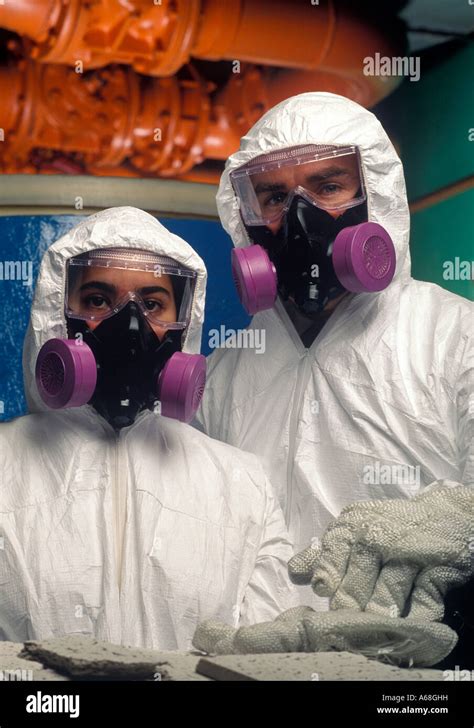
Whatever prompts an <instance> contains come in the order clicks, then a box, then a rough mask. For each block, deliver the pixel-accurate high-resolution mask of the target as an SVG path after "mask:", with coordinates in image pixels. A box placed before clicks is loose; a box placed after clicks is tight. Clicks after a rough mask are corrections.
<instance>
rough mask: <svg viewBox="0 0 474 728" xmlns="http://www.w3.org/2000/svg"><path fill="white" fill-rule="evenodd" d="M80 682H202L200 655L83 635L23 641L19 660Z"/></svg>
mask: <svg viewBox="0 0 474 728" xmlns="http://www.w3.org/2000/svg"><path fill="white" fill-rule="evenodd" d="M23 656H24V657H30V658H33V659H35V660H38V661H39V662H41V663H43V664H44V665H46V666H47V667H49V668H51V669H52V670H57V671H58V672H60V673H61V674H65V675H68V676H69V677H71V678H73V679H81V680H97V679H109V680H154V681H159V680H163V681H165V680H203V679H204V680H205V679H206V677H204V676H202V675H198V674H197V673H196V672H195V667H196V664H197V662H198V661H199V658H200V656H199V655H193V654H190V653H186V652H183V653H179V652H159V651H157V650H150V649H145V648H138V647H126V646H123V645H114V644H111V643H110V642H103V641H99V640H95V639H93V638H91V637H85V636H82V635H77V636H76V635H73V636H71V635H69V636H67V637H58V638H54V639H48V640H41V641H37V640H30V641H28V642H25V645H24V650H23V652H22V657H23Z"/></svg>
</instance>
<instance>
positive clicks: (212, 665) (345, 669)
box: [0, 635, 443, 681]
mask: <svg viewBox="0 0 474 728" xmlns="http://www.w3.org/2000/svg"><path fill="white" fill-rule="evenodd" d="M103 679H108V680H151V681H169V680H173V681H180V680H201V681H209V680H277V681H280V680H305V681H314V680H321V681H324V680H364V681H371V680H418V681H419V680H436V681H442V680H443V673H442V671H441V670H433V669H419V668H412V669H406V668H399V667H394V666H392V665H387V664H384V663H382V662H378V661H376V660H369V659H367V658H366V657H362V656H361V655H355V654H352V653H349V652H317V653H304V652H292V653H280V654H268V655H219V656H215V657H213V656H212V655H211V656H209V655H206V656H204V655H203V654H202V653H198V652H179V651H175V652H169V651H168V652H160V651H158V650H148V649H142V648H136V647H124V646H122V645H113V644H111V643H109V642H101V641H98V640H95V639H93V638H91V637H84V636H80V635H73V636H67V637H60V638H55V639H49V640H42V641H36V640H30V641H28V642H25V644H24V645H22V644H21V643H16V642H1V641H0V681H2V680H103Z"/></svg>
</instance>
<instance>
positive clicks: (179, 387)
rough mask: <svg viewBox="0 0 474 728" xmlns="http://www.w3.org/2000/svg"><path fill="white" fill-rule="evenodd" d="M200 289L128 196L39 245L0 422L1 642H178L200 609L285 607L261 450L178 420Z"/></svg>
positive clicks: (227, 611) (186, 396) (197, 365)
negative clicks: (15, 390) (17, 406)
mask: <svg viewBox="0 0 474 728" xmlns="http://www.w3.org/2000/svg"><path fill="white" fill-rule="evenodd" d="M205 286H206V269H205V267H204V264H203V262H202V260H201V259H200V258H199V256H198V255H197V254H196V253H195V252H194V250H193V249H192V248H191V247H190V246H189V245H188V244H187V243H186V242H185V241H184V240H182V239H181V238H179V237H177V236H176V235H174V234H172V233H171V232H169V231H168V230H167V229H166V228H165V227H163V225H161V224H160V223H159V222H158V221H157V220H156V219H155V218H154V217H152V216H151V215H149V214H148V213H145V212H143V211H141V210H138V209H135V208H132V207H120V208H115V209H109V210H105V211H102V212H99V213H97V214H95V215H93V216H91V217H88V218H87V219H85V220H84V221H82V222H81V223H80V224H79V225H77V226H76V227H75V228H74V229H72V230H71V231H69V232H68V233H67V234H65V235H64V236H63V237H62V238H61V239H60V240H58V241H57V242H56V243H54V244H53V245H52V246H51V247H50V248H49V249H48V250H47V251H46V253H45V255H44V257H43V260H42V263H41V269H40V272H39V278H38V282H37V287H36V291H35V297H34V302H33V305H32V311H31V319H30V324H29V328H28V332H27V335H26V339H25V345H24V358H23V365H24V382H25V390H26V394H27V400H28V405H29V412H30V414H28V415H26V416H24V417H19V418H17V419H14V420H12V421H10V422H6V423H3V424H2V425H1V426H0V453H1V455H0V458H1V467H0V472H1V485H2V487H1V490H0V536H1V540H0V543H1V549H0V584H1V589H0V639H3V640H12V641H15V642H20V641H24V640H28V639H46V638H49V637H54V636H63V635H69V634H71V635H72V634H74V635H77V634H81V635H88V636H91V637H94V638H96V639H102V640H107V641H109V642H112V643H117V644H124V645H133V646H143V647H149V648H158V649H165V650H170V649H186V648H188V647H189V646H190V644H191V638H192V635H193V632H194V629H195V627H196V624H197V623H198V621H199V620H201V619H203V618H205V617H209V616H215V617H219V619H223V620H225V621H226V622H229V621H230V622H231V623H234V624H238V623H241V624H245V623H253V622H255V621H259V620H261V619H262V618H268V617H271V616H276V615H277V614H278V613H279V612H280V611H281V609H282V607H283V608H285V607H287V606H289V605H290V604H294V603H295V601H294V599H293V598H292V594H291V588H292V587H291V582H290V581H289V579H288V574H287V561H288V558H289V557H290V556H291V554H292V553H293V550H292V548H291V545H290V542H289V541H288V539H287V536H286V533H285V528H284V523H283V515H282V513H281V510H280V508H279V506H278V505H277V503H276V501H275V498H274V496H273V494H272V490H271V487H270V485H269V483H268V481H267V479H266V476H265V474H264V472H263V470H262V468H261V466H260V464H259V462H258V460H257V458H255V456H254V455H251V454H249V453H243V452H240V451H239V450H238V449H236V448H233V447H231V446H228V445H225V444H223V443H221V442H216V441H213V440H211V439H210V438H209V437H207V436H205V435H203V434H202V433H200V432H198V431H197V430H195V429H193V428H192V427H190V426H188V425H187V424H186V421H187V420H189V419H190V418H191V416H192V415H193V414H194V411H195V409H196V407H197V403H198V402H199V398H200V396H201V394H202V389H203V385H204V376H205V375H204V366H205V360H204V357H202V356H201V355H199V349H200V340H201V326H202V321H203V315H204V302H205ZM203 365H204V366H203ZM160 407H161V414H160V411H159V409H160Z"/></svg>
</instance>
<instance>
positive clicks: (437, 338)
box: [196, 93, 474, 647]
mask: <svg viewBox="0 0 474 728" xmlns="http://www.w3.org/2000/svg"><path fill="white" fill-rule="evenodd" d="M217 205H218V210H219V215H220V218H221V222H222V224H223V226H224V228H225V230H226V231H227V232H228V233H229V235H230V236H231V238H232V241H233V243H234V246H235V248H236V249H234V251H233V272H234V277H235V279H236V282H237V287H238V291H239V294H240V296H241V300H242V302H243V304H244V306H245V307H246V308H247V311H248V312H249V313H253V314H255V315H254V316H253V318H252V321H251V323H250V327H249V328H250V329H251V330H252V329H255V330H264V331H265V334H266V339H265V340H266V349H265V352H264V353H263V354H262V353H257V352H256V351H255V350H253V349H251V348H242V349H231V348H227V349H220V350H216V351H215V352H213V353H212V355H211V356H210V358H209V359H208V372H207V384H206V396H205V398H204V399H203V402H202V404H201V407H200V410H199V411H198V416H197V423H196V424H197V426H198V427H199V428H200V429H202V430H204V431H205V432H206V433H207V434H209V435H210V436H211V437H215V438H218V439H221V440H223V441H224V442H227V443H230V444H232V445H235V446H237V447H240V448H242V449H243V450H247V451H249V452H253V453H255V454H257V455H258V456H260V458H261V460H262V462H263V464H264V467H265V469H266V471H267V473H268V474H269V476H270V480H271V481H272V485H273V487H274V488H275V490H276V492H277V496H278V499H279V501H280V504H281V506H282V509H283V511H284V514H285V517H286V524H287V527H288V529H289V534H290V539H291V540H292V541H293V542H294V543H295V546H296V550H297V551H299V550H300V549H305V551H304V552H302V553H300V554H298V555H297V556H295V557H294V558H293V559H292V561H291V562H290V575H291V577H292V579H293V580H294V581H295V582H296V583H299V584H304V585H308V586H302V587H301V588H300V589H299V593H300V600H301V604H304V605H311V606H312V607H313V608H314V609H316V610H319V611H325V610H327V608H328V604H329V606H330V608H331V609H341V608H342V609H345V610H346V609H349V610H360V611H363V612H366V613H368V612H370V613H371V614H372V615H385V616H387V617H395V618H398V617H405V616H410V617H412V618H414V619H415V618H417V619H420V620H439V619H441V618H442V615H443V598H444V596H445V594H446V592H447V591H448V590H449V589H450V588H451V587H454V586H459V585H462V584H464V583H465V582H467V580H468V579H469V578H470V577H472V574H473V564H474V560H473V558H472V553H473V552H474V551H473V550H474V547H473V545H472V544H473V538H474V500H473V490H472V485H473V481H474V445H473V420H474V408H473V396H474V395H473V379H472V373H473V350H472V336H471V335H472V331H473V310H472V304H471V303H469V302H468V301H467V300H464V299H462V298H460V297H459V296H456V295H454V294H452V293H449V292H448V291H445V290H443V289H442V288H440V287H439V286H437V285H434V284H431V283H427V282H422V281H417V280H414V279H413V278H412V277H411V275H410V252H409V228H410V217H409V210H408V204H407V198H406V192H405V181H404V175H403V168H402V164H401V162H400V159H399V158H398V156H397V154H396V152H395V150H394V148H393V146H392V144H391V142H390V141H389V139H388V137H387V135H386V133H385V131H384V130H383V128H382V126H381V124H380V123H379V121H378V120H377V118H376V117H375V116H374V115H373V114H372V113H371V112H369V111H367V110H366V109H364V108H362V107H361V106H359V105H358V104H356V103H354V102H352V101H350V100H348V99H346V98H343V97H341V96H336V95H333V94H329V93H305V94H301V95H299V96H295V97H293V98H290V99H287V100H285V101H283V102H282V103H280V104H278V105H277V106H276V107H274V108H273V109H271V110H270V111H268V112H267V113H266V114H265V115H264V116H263V117H262V118H261V119H260V120H259V121H258V122H257V123H256V124H255V125H254V126H253V127H252V129H250V131H249V132H248V133H247V134H246V135H245V136H244V137H243V138H242V141H241V146H240V149H239V151H237V152H235V153H234V154H232V156H231V157H230V158H229V160H228V161H227V164H226V167H225V171H224V173H223V175H222V178H221V183H220V187H219V191H218V194H217ZM454 243H455V241H454ZM275 299H276V300H275ZM309 544H311V546H310V547H309V548H306V547H308V546H309ZM310 584H311V586H309V585H310ZM328 599H329V600H330V601H329V603H328ZM283 632H284V630H283ZM198 641H199V640H198ZM204 642H205V640H204ZM211 642H212V640H211ZM250 642H251V640H250ZM310 642H311V640H310ZM201 644H203V642H201ZM207 644H208V643H207ZM247 647H248V644H247ZM267 647H268V644H267Z"/></svg>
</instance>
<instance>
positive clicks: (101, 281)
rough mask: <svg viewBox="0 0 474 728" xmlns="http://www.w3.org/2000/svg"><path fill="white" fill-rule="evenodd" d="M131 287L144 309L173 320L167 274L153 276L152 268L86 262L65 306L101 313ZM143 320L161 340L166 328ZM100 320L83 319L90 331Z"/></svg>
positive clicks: (170, 289) (173, 305)
mask: <svg viewBox="0 0 474 728" xmlns="http://www.w3.org/2000/svg"><path fill="white" fill-rule="evenodd" d="M131 291H133V292H134V293H136V294H138V295H139V296H140V297H141V298H142V300H143V301H144V303H145V307H146V309H147V310H149V311H150V312H153V313H154V314H155V316H156V317H157V318H159V319H161V320H162V321H168V322H169V323H174V322H175V321H177V311H176V302H175V297H174V292H173V286H172V284H171V278H170V276H169V275H165V274H163V275H161V276H156V275H155V273H154V272H152V271H132V270H121V269H118V268H104V267H100V266H97V267H94V266H90V267H89V266H88V267H87V268H85V269H84V273H83V275H81V276H80V278H79V279H78V280H77V281H76V283H75V285H74V287H73V289H72V291H70V292H69V296H68V307H69V309H70V310H73V311H75V312H77V313H78V314H79V315H81V316H87V315H90V316H102V315H104V314H106V313H107V312H108V311H110V310H112V309H113V308H114V306H115V305H116V304H117V303H118V302H119V301H121V300H122V299H123V298H124V297H125V296H127V294H128V293H129V292H131ZM147 321H148V323H149V324H150V326H151V328H152V329H153V331H154V332H155V334H156V335H157V336H158V338H159V339H160V341H161V339H162V338H163V336H164V335H165V333H166V329H165V328H164V327H163V326H159V325H157V324H155V323H153V322H152V321H151V320H150V319H149V318H148V319H147ZM100 323H101V320H98V321H90V320H88V321H87V325H88V327H89V328H90V329H91V330H92V331H93V330H94V329H95V328H96V327H97V326H99V324H100Z"/></svg>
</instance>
